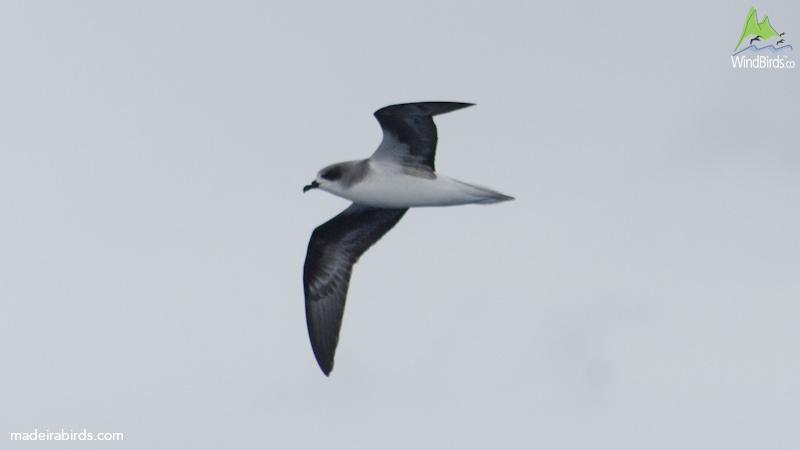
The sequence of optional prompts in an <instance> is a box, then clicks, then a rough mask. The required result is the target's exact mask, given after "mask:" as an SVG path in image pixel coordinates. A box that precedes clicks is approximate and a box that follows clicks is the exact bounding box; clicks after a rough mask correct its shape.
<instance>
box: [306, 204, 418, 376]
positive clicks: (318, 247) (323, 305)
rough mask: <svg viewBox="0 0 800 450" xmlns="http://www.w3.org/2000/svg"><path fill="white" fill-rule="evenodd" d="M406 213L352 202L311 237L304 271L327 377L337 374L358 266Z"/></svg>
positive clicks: (314, 337) (314, 338) (311, 330)
mask: <svg viewBox="0 0 800 450" xmlns="http://www.w3.org/2000/svg"><path fill="white" fill-rule="evenodd" d="M406 211H408V209H385V208H372V207H368V206H362V205H358V204H356V203H353V204H352V205H350V207H349V208H347V209H345V210H344V211H342V212H341V213H340V214H339V215H337V216H336V217H334V218H333V219H331V220H329V221H327V222H325V223H324V224H322V225H320V226H319V227H317V228H316V229H315V230H314V233H312V234H311V240H310V241H309V243H308V252H307V254H306V262H305V266H304V268H303V288H304V291H305V297H306V322H307V324H308V336H309V338H310V339H311V347H312V348H313V350H314V356H315V357H316V358H317V363H318V364H319V367H320V368H321V369H322V371H323V372H324V373H325V375H328V374H330V372H331V370H333V356H334V354H335V352H336V344H337V343H338V342H339V330H340V328H341V326H342V315H343V314H344V304H345V300H346V298H347V288H348V286H349V284H350V275H351V273H352V271H353V264H355V263H356V262H357V261H358V258H359V257H360V256H361V255H363V254H364V252H365V251H367V249H369V248H370V247H371V246H372V245H373V244H374V243H375V242H377V241H378V240H379V239H380V238H381V237H383V235H384V234H386V232H388V231H389V230H390V229H392V227H394V226H395V225H396V224H397V222H399V221H400V219H401V218H402V217H403V214H405V213H406Z"/></svg>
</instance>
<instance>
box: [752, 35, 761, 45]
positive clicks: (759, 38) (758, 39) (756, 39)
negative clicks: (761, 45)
mask: <svg viewBox="0 0 800 450" xmlns="http://www.w3.org/2000/svg"><path fill="white" fill-rule="evenodd" d="M760 40H761V36H756V37H754V38H753V39H750V43H751V44H752V43H753V41H760Z"/></svg>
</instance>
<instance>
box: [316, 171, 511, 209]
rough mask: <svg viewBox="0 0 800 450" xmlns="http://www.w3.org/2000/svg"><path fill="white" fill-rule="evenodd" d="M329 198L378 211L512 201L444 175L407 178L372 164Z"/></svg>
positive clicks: (494, 192)
mask: <svg viewBox="0 0 800 450" xmlns="http://www.w3.org/2000/svg"><path fill="white" fill-rule="evenodd" d="M330 192H331V193H332V194H335V195H338V196H340V197H343V198H346V199H348V200H350V201H353V202H355V203H360V204H362V205H367V206H375V207H379V208H409V207H415V206H453V205H464V204H468V203H497V202H501V201H505V200H511V199H512V198H511V197H508V196H505V195H503V194H500V193H498V192H496V191H493V190H491V189H488V188H484V187H480V186H475V185H471V184H468V183H463V182H461V181H457V180H454V179H452V178H449V177H446V176H444V175H439V174H437V175H436V177H435V178H427V177H421V176H415V175H409V174H407V173H405V172H403V171H402V170H397V169H395V168H393V167H391V168H384V167H380V166H378V165H375V164H373V165H372V170H371V172H370V173H369V175H367V176H366V177H365V178H364V179H363V180H361V181H360V182H358V183H356V184H354V185H353V186H351V187H349V188H346V189H343V190H342V191H340V192H333V191H330Z"/></svg>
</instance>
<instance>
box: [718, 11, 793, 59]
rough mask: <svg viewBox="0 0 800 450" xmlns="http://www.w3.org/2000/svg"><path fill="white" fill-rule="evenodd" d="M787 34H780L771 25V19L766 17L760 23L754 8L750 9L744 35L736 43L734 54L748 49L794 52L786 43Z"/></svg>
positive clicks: (743, 31)
mask: <svg viewBox="0 0 800 450" xmlns="http://www.w3.org/2000/svg"><path fill="white" fill-rule="evenodd" d="M785 34H786V33H778V32H777V31H775V28H773V27H772V25H771V24H770V23H769V17H767V16H766V15H765V16H764V17H763V18H762V19H761V22H759V21H758V15H757V13H756V8H755V7H754V6H751V7H750V11H749V12H748V13H747V19H745V21H744V27H743V28H742V35H741V36H739V42H737V43H736V48H735V49H734V50H733V51H734V54H735V53H737V52H738V51H739V50H740V49H741V50H742V51H744V50H747V49H752V50H756V51H758V50H762V49H769V50H772V51H780V50H792V46H791V45H788V44H787V43H786V39H784V38H783V36H784V35H785Z"/></svg>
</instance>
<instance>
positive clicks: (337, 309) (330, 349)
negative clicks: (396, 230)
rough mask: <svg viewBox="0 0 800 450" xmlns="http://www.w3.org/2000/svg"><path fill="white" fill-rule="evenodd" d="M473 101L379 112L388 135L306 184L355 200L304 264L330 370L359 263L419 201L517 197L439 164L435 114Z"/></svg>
mask: <svg viewBox="0 0 800 450" xmlns="http://www.w3.org/2000/svg"><path fill="white" fill-rule="evenodd" d="M468 106H472V104H471V103H453V102H423V103H407V104H400V105H392V106H387V107H385V108H381V109H379V110H378V111H376V112H375V118H377V119H378V123H379V124H380V126H381V128H382V130H383V140H382V141H381V143H380V145H379V146H378V149H377V150H375V153H373V154H372V156H370V157H369V158H367V159H364V160H360V161H348V162H342V163H338V164H332V165H330V166H327V167H325V168H323V169H322V170H320V171H319V172H318V173H317V177H316V179H315V180H314V181H312V182H311V184H309V185H308V186H305V187H304V188H303V192H307V191H309V190H310V189H322V190H323V191H327V192H330V193H331V194H334V195H336V196H339V197H342V198H345V199H347V200H350V201H352V202H353V203H352V204H351V205H350V206H349V207H348V208H347V209H345V210H344V211H342V212H341V213H340V214H339V215H337V216H336V217H334V218H333V219H331V220H329V221H328V222H325V223H324V224H322V225H320V226H319V227H317V228H316V229H315V230H314V232H313V233H312V234H311V239H310V241H309V243H308V252H307V254H306V261H305V266H304V268H303V288H304V292H305V299H306V300H305V302H306V322H307V324H308V336H309V338H310V339H311V347H312V349H313V350H314V356H315V357H316V359H317V363H318V364H319V367H320V368H321V369H322V372H323V373H325V375H326V376H327V375H329V374H330V372H331V370H332V369H333V357H334V353H335V352H336V344H337V343H338V341H339V330H340V328H341V326H342V316H343V314H344V305H345V299H346V297H347V288H348V285H349V283H350V275H351V273H352V270H353V264H355V263H356V261H358V258H359V257H360V256H361V255H362V254H364V252H366V251H367V249H369V248H370V247H371V246H372V245H373V244H375V242H377V241H378V240H379V239H380V238H381V237H383V235H385V234H386V233H387V232H388V231H389V230H390V229H391V228H392V227H394V226H395V225H396V224H397V222H399V221H400V219H401V218H402V217H403V215H404V214H405V213H406V211H408V208H411V207H418V206H452V205H464V204H469V203H480V204H490V203H498V202H504V201H507V200H513V199H514V198H513V197H509V196H507V195H503V194H501V193H499V192H497V191H494V190H491V189H489V188H485V187H482V186H477V185H474V184H469V183H464V182H462V181H457V180H454V179H452V178H449V177H446V176H444V175H441V174H439V173H437V172H436V169H435V167H434V158H435V156H436V141H437V135H436V125H435V124H434V123H433V116H435V115H437V114H443V113H447V112H450V111H455V110H457V109H461V108H466V107H468Z"/></svg>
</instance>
